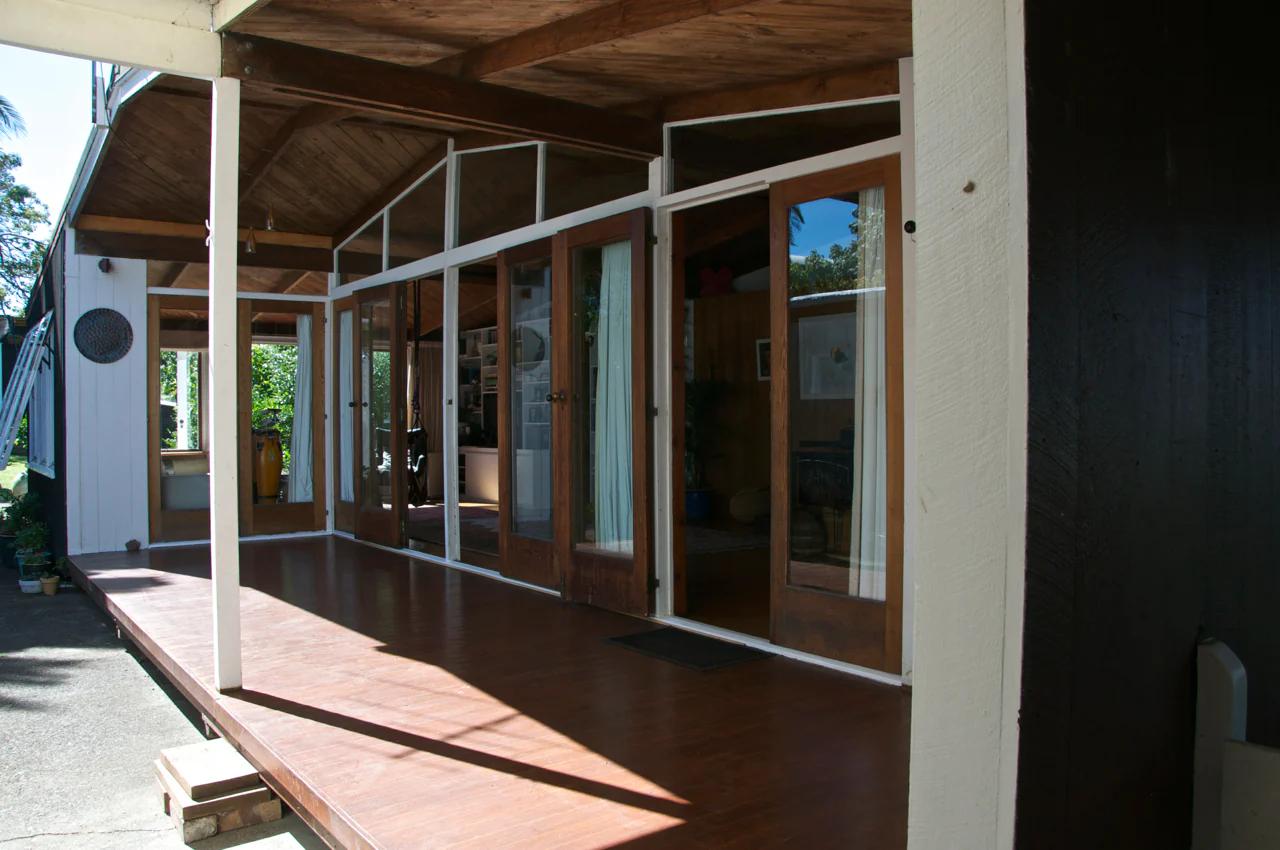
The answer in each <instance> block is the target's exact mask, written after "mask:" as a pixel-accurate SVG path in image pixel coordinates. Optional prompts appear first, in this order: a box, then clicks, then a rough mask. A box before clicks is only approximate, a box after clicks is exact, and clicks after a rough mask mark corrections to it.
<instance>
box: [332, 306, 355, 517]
mask: <svg viewBox="0 0 1280 850" xmlns="http://www.w3.org/2000/svg"><path fill="white" fill-rule="evenodd" d="M333 322H334V327H333V381H334V383H333V422H334V426H333V427H334V429H335V430H334V438H335V439H334V452H333V463H334V475H333V482H334V500H333V503H334V516H333V527H334V528H336V529H338V530H339V531H346V532H348V533H351V534H354V533H355V530H356V461H355V455H356V439H355V428H356V425H355V420H356V395H355V372H356V356H355V352H356V298H355V296H351V297H349V298H343V299H341V300H338V301H335V302H334V303H333Z"/></svg>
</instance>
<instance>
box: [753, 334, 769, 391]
mask: <svg viewBox="0 0 1280 850" xmlns="http://www.w3.org/2000/svg"><path fill="white" fill-rule="evenodd" d="M769 349H770V346H769V340H768V339H758V340H756V380H757V381H767V380H769V363H770V360H769V355H770V350H769Z"/></svg>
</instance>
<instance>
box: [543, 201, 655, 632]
mask: <svg viewBox="0 0 1280 850" xmlns="http://www.w3.org/2000/svg"><path fill="white" fill-rule="evenodd" d="M648 233H649V222H648V213H647V211H643V210H641V211H636V212H634V213H626V214H623V215H620V216H615V217H613V218H609V219H605V220H603V221H598V222H593V223H591V224H588V225H584V226H582V227H579V228H575V229H573V230H570V231H566V232H564V233H561V234H559V235H557V237H556V245H555V265H556V275H557V277H558V283H557V286H556V293H557V304H556V306H555V312H556V313H557V314H558V315H559V321H558V322H557V327H558V328H563V329H564V331H563V332H561V333H559V334H557V337H556V341H555V349H556V352H557V353H556V358H557V359H556V362H555V364H554V375H555V381H554V383H555V389H554V390H553V392H552V394H551V395H552V398H553V402H554V413H553V416H554V419H555V428H554V431H555V438H554V444H553V451H554V452H555V457H556V458H558V459H562V460H558V461H557V464H556V473H557V483H556V493H557V497H558V498H557V499H556V504H557V506H558V507H559V508H561V509H559V510H558V511H557V514H556V519H555V526H556V534H557V542H558V547H557V548H558V550H559V552H560V558H559V560H560V563H561V564H562V565H563V566H564V573H565V574H564V590H565V594H566V596H567V597H568V598H570V599H573V600H578V601H583V602H590V603H592V604H595V605H600V606H603V607H607V608H613V609H615V610H620V611H627V612H631V613H648V612H649V611H650V610H651V608H652V605H651V597H652V593H651V591H652V588H651V569H652V564H651V554H650V543H649V528H650V522H651V517H650V512H649V509H650V494H649V469H650V464H649V460H650V453H649V430H650V416H649V413H650V406H651V401H650V393H649V371H648V363H649V352H650V349H649V321H648V316H649V296H648V274H649V270H648V262H647V261H648V250H649V248H648V244H649V243H648Z"/></svg>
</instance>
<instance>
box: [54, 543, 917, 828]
mask: <svg viewBox="0 0 1280 850" xmlns="http://www.w3.org/2000/svg"><path fill="white" fill-rule="evenodd" d="M242 553H243V554H242V580H243V585H244V589H243V591H242V594H241V604H242V619H243V636H244V685H245V686H244V689H243V690H241V691H238V692H234V693H231V694H224V695H216V694H215V693H214V691H213V686H212V682H213V676H212V648H211V614H210V607H209V606H210V596H209V580H208V576H209V553H208V548H207V547H192V548H183V549H157V550H152V551H149V552H148V551H144V552H139V553H133V554H125V553H111V554H99V555H87V556H78V557H76V558H75V559H74V561H75V568H76V571H77V572H78V575H77V579H78V580H79V581H80V582H81V583H82V584H83V585H85V587H86V588H87V589H88V590H89V592H90V593H92V594H93V595H94V596H95V597H96V598H97V600H98V601H99V603H100V604H102V605H103V607H104V608H106V609H107V611H108V612H109V613H110V614H111V615H112V616H114V617H115V618H116V619H117V621H118V622H119V623H120V624H121V626H122V628H123V629H124V630H125V631H126V632H127V633H128V635H129V636H130V637H131V638H132V639H133V640H134V641H135V642H137V643H138V644H139V646H140V647H141V648H142V649H143V650H144V651H145V652H146V653H147V654H148V655H150V656H151V657H152V659H153V660H154V661H156V662H157V663H158V664H159V666H160V667H161V669H163V670H164V671H165V673H166V675H167V676H169V678H171V679H172V680H173V681H174V682H175V683H176V684H177V685H178V686H179V687H180V688H181V689H182V690H183V691H184V692H185V693H186V694H187V695H188V697H189V698H190V699H192V701H193V702H195V703H196V705H197V706H198V707H199V708H200V709H201V710H202V711H203V712H204V713H205V714H206V715H207V716H209V717H210V718H212V719H213V720H214V722H215V723H216V724H217V725H218V726H220V727H221V728H222V729H223V730H224V732H225V734H226V735H227V736H228V737H229V738H230V739H231V740H232V741H233V743H235V744H236V746H237V747H239V748H240V749H241V750H242V751H243V752H244V753H245V755H246V756H247V757H248V758H249V760H250V761H251V762H253V763H254V764H255V765H256V766H257V767H258V768H259V769H261V770H263V771H264V772H265V773H266V774H267V776H268V779H269V781H270V782H271V784H272V785H273V786H275V787H276V789H277V790H278V791H280V792H281V793H282V795H283V796H284V797H285V799H286V801H287V802H289V803H290V804H291V805H293V806H294V807H295V808H300V809H301V813H302V814H303V816H304V817H306V818H307V819H308V820H309V821H310V822H311V823H312V824H313V825H316V826H318V827H319V828H320V829H322V830H324V831H326V832H328V833H329V834H330V838H331V839H333V840H336V842H338V843H340V844H341V845H343V846H348V847H386V848H400V847H473V848H480V847H485V848H489V847H494V848H511V847H574V848H588V847H629V848H646V847H741V848H764V847H778V846H784V845H785V846H789V847H797V848H801V850H813V848H820V847H856V848H875V850H879V848H894V847H901V846H903V845H904V844H905V834H906V799H907V748H908V718H909V714H910V702H909V697H908V696H907V695H906V694H905V693H903V692H901V691H900V690H898V689H895V688H891V687H886V686H881V685H876V684H871V683H868V682H864V681H861V680H858V679H856V678H851V677H849V676H846V675H843V674H840V673H836V672H832V671H828V670H825V669H822V668H817V667H812V666H809V665H805V664H802V663H799V662H793V661H788V660H784V659H779V658H768V659H764V660H757V661H751V662H747V663H745V664H740V665H738V666H735V667H729V668H725V669H722V670H719V671H715V672H710V673H700V672H695V671H693V670H688V669H685V668H683V667H679V666H676V665H674V664H670V663H667V662H665V661H659V660H655V659H652V658H649V657H646V656H643V655H639V654H637V653H634V652H631V651H629V650H626V649H623V648H621V647H619V646H616V645H613V644H610V643H608V642H606V640H605V639H606V638H608V637H611V636H615V635H621V634H627V633H630V632H634V631H638V630H640V629H644V628H649V627H650V626H648V625H647V624H646V623H645V622H643V621H640V620H636V619H631V618H628V617H623V616H620V615H615V614H611V613H608V612H605V611H602V610H598V609H594V608H589V607H585V606H579V605H569V604H566V603H563V602H561V601H559V600H558V599H556V598H554V597H550V596H546V595H543V594H538V593H535V592H532V591H527V590H524V589H522V588H518V587H513V586H510V585H506V584H503V583H500V582H497V581H494V580H491V579H487V578H484V577H480V576H473V575H469V574H466V573H461V572H458V571H455V570H450V569H446V568H443V567H439V566H436V565H433V564H429V563H424V562H421V561H418V560H414V559H411V558H409V557H406V556H402V555H397V554H393V553H390V552H387V551H383V550H377V549H373V548H370V547H366V546H363V545H361V544H358V543H353V542H351V541H348V540H345V539H342V538H333V537H317V538H308V539H298V540H290V541H272V542H260V543H252V544H245V545H244V546H243V547H242Z"/></svg>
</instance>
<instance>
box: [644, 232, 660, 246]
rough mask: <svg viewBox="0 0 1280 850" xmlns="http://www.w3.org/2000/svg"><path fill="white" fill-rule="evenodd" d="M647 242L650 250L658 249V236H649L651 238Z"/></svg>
mask: <svg viewBox="0 0 1280 850" xmlns="http://www.w3.org/2000/svg"><path fill="white" fill-rule="evenodd" d="M645 241H646V242H648V243H649V247H650V248H657V247H658V236H657V234H653V233H651V234H649V238H648V239H646V240H645Z"/></svg>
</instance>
